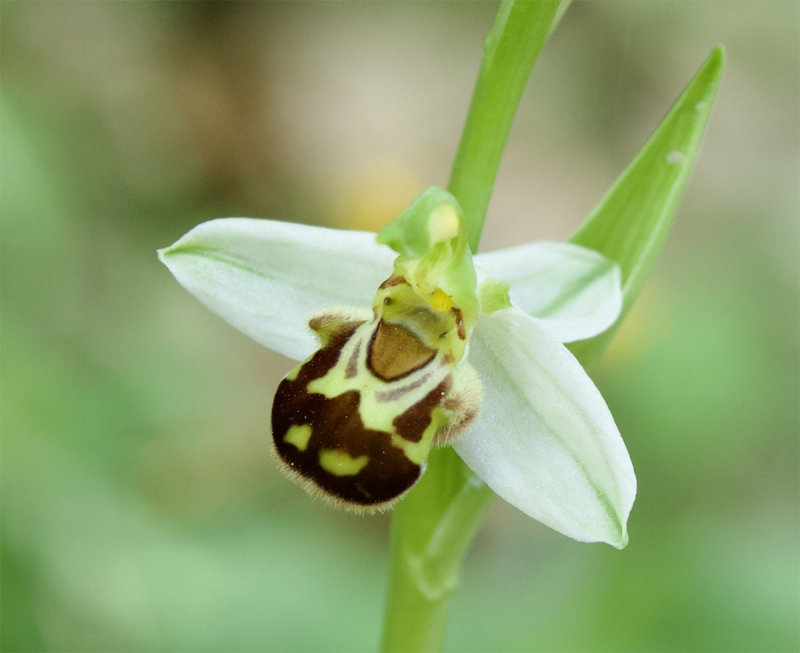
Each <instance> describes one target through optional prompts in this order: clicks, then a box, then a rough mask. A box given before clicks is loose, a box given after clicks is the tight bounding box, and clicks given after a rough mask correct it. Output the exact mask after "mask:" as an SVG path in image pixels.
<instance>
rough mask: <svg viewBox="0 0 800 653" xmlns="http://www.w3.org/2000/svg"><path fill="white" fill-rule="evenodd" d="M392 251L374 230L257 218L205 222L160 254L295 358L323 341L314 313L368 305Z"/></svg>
mask: <svg viewBox="0 0 800 653" xmlns="http://www.w3.org/2000/svg"><path fill="white" fill-rule="evenodd" d="M394 256H395V255H394V253H393V252H392V251H391V250H390V249H389V248H388V247H385V246H382V245H378V244H377V243H376V242H375V234H374V233H370V232H366V231H343V230H339V229H326V228H324V227H313V226H308V225H302V224H294V223H290V222H279V221H275V220H257V219H253V218H220V219H217V220H211V221H209V222H204V223H202V224H200V225H198V226H197V227H195V228H194V229H192V230H191V231H189V232H188V233H187V234H185V235H184V236H183V237H182V238H180V239H179V240H178V241H177V242H175V244H173V245H171V246H170V247H167V248H165V249H163V250H160V251H159V257H160V258H161V261H162V262H163V263H164V264H165V265H166V266H167V267H168V268H169V269H170V271H171V272H172V274H173V275H175V278H176V279H177V280H178V281H179V282H180V283H181V285H182V286H183V287H184V288H186V290H188V291H189V292H190V293H192V294H193V295H194V296H195V297H197V299H199V300H200V301H201V302H203V303H204V304H205V305H206V306H207V307H208V308H210V309H211V310H212V311H214V312H215V313H217V314H218V315H220V316H221V317H223V318H224V319H225V320H227V321H228V322H229V323H230V324H232V325H233V326H234V327H236V328H237V329H239V330H240V331H242V332H243V333H245V334H246V335H248V336H250V337H251V338H253V339H254V340H255V341H256V342H259V343H260V344H262V345H264V346H265V347H268V348H270V349H272V350H274V351H277V352H280V353H281V354H284V355H285V356H288V357H290V358H294V359H295V360H303V359H304V358H306V357H307V356H309V355H310V354H311V353H313V352H314V350H315V349H317V347H318V346H319V345H318V342H317V340H316V338H315V337H314V336H313V334H312V333H311V331H310V330H309V329H308V328H307V327H306V325H307V322H308V318H309V316H310V315H312V314H313V313H316V312H319V311H321V310H324V309H326V308H329V307H331V306H358V307H362V308H367V307H369V306H371V305H372V298H373V297H374V295H375V291H376V290H377V288H378V286H379V285H380V284H381V282H382V281H384V280H385V279H386V278H387V277H388V276H389V275H390V274H391V272H392V261H393V260H394Z"/></svg>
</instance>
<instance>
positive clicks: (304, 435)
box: [283, 424, 314, 451]
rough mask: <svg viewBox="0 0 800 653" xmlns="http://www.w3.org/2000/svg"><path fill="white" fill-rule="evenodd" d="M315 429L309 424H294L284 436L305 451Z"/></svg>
mask: <svg viewBox="0 0 800 653" xmlns="http://www.w3.org/2000/svg"><path fill="white" fill-rule="evenodd" d="M313 431H314V429H312V428H311V427H310V426H309V425H308V424H300V425H298V424H292V425H291V426H290V427H289V430H288V431H286V435H284V436H283V441H284V442H288V443H289V444H293V445H294V446H295V447H297V449H298V450H299V451H305V450H306V447H308V441H309V440H310V439H311V434H312V433H313Z"/></svg>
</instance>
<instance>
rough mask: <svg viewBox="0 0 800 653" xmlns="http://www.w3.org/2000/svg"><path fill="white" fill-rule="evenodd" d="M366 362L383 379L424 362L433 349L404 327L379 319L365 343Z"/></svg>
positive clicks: (431, 357) (418, 366) (429, 358)
mask: <svg viewBox="0 0 800 653" xmlns="http://www.w3.org/2000/svg"><path fill="white" fill-rule="evenodd" d="M368 351H369V355H368V356H367V365H368V366H369V369H370V371H371V372H372V373H373V374H374V375H375V376H377V377H378V378H380V379H383V380H384V381H394V380H396V379H400V378H402V377H404V376H406V375H407V374H410V373H411V372H413V371H414V370H418V369H420V368H421V367H424V366H425V365H427V364H428V363H429V362H430V361H431V360H432V359H433V357H434V356H435V355H436V350H434V349H431V348H430V347H426V346H425V345H424V344H423V343H422V341H420V339H419V338H417V337H416V336H415V335H414V334H413V333H411V332H410V331H409V330H408V329H405V328H403V327H401V326H398V325H397V324H391V323H389V322H385V321H383V320H381V321H380V322H379V323H378V327H377V328H376V329H375V332H374V333H373V334H372V338H371V340H370V342H369V345H368Z"/></svg>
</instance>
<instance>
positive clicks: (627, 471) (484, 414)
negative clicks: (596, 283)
mask: <svg viewBox="0 0 800 653" xmlns="http://www.w3.org/2000/svg"><path fill="white" fill-rule="evenodd" d="M470 344H471V348H470V354H469V360H470V362H471V363H472V364H473V365H474V366H475V368H476V369H477V371H478V374H479V375H480V378H481V379H482V381H483V388H484V399H483V405H482V407H481V410H480V412H479V414H478V417H477V418H476V419H475V422H474V424H473V425H471V426H470V427H469V428H468V429H467V431H466V432H465V433H464V435H463V436H462V437H461V438H460V439H459V440H458V441H456V442H455V443H454V445H453V446H454V448H455V450H456V451H457V452H458V454H459V455H460V456H461V458H462V459H463V460H464V462H466V463H467V464H468V465H469V466H470V467H471V468H472V469H473V471H474V472H475V473H476V474H477V475H478V476H479V477H481V478H482V479H483V481H484V482H485V483H486V484H487V485H488V486H489V487H490V488H491V489H492V490H494V492H495V493H497V494H498V495H499V496H500V497H502V498H503V499H505V500H506V501H508V502H509V503H510V504H512V505H514V506H516V507H517V508H519V509H520V510H521V511H522V512H524V513H526V514H527V515H529V516H531V517H533V518H534V519H537V520H538V521H540V522H542V523H544V524H545V525H547V526H549V527H551V528H553V529H555V530H557V531H559V532H561V533H563V534H564V535H567V536H569V537H572V538H574V539H576V540H580V541H585V542H597V541H601V542H608V543H609V544H611V545H613V546H616V547H619V548H622V547H624V546H625V544H626V543H627V540H628V535H627V519H628V514H629V513H630V510H631V507H632V506H633V500H634V497H635V494H636V477H635V476H634V473H633V466H632V464H631V460H630V457H629V456H628V452H627V450H626V448H625V444H624V443H623V441H622V437H621V436H620V434H619V431H618V429H617V427H616V424H615V423H614V420H613V418H612V417H611V413H610V412H609V410H608V407H607V406H606V404H605V401H604V400H603V398H602V397H601V395H600V392H599V391H598V390H597V388H596V387H595V385H594V383H593V382H592V381H591V379H590V378H589V377H588V375H587V374H586V372H585V371H584V370H583V368H582V367H581V365H580V364H579V363H578V361H577V360H576V359H575V358H574V357H573V356H572V354H570V353H569V352H568V351H567V349H566V348H565V347H564V346H563V345H561V344H559V343H558V342H555V341H554V340H553V339H552V338H551V337H550V336H549V335H548V334H547V333H546V332H545V331H544V330H543V329H542V328H541V327H540V325H539V324H538V322H537V321H536V320H534V319H533V318H531V317H530V316H528V315H527V314H525V313H524V312H523V311H521V310H520V309H519V308H516V307H512V308H510V309H506V310H502V311H498V312H497V313H494V314H492V315H489V316H483V317H481V319H480V320H479V321H478V325H477V327H476V329H475V332H474V334H473V337H472V339H471V343H470Z"/></svg>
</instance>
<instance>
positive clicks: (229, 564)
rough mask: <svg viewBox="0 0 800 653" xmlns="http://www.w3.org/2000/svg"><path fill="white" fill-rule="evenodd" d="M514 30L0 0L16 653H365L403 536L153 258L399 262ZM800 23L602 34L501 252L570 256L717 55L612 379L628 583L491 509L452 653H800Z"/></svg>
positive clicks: (689, 22)
mask: <svg viewBox="0 0 800 653" xmlns="http://www.w3.org/2000/svg"><path fill="white" fill-rule="evenodd" d="M495 10H496V4H495V3H484V2H480V3H476V2H466V3H461V2H446V3H442V4H437V3H424V4H423V3H414V2H412V3H395V2H392V3H373V2H353V3H339V2H324V3H307V2H291V3H282V2H270V3H253V2H247V3H241V4H240V3H235V2H225V3H205V2H202V3H201V2H197V3H195V2H186V3H174V2H120V3H117V2H64V3H61V2H4V3H3V5H2V18H3V22H2V84H3V93H2V408H3V413H2V649H3V650H4V651H9V652H11V651H139V650H152V651H156V650H158V651H362V650H363V651H367V650H373V649H374V648H375V646H376V643H377V641H378V638H379V631H380V625H381V614H382V607H383V600H384V595H385V589H386V585H385V582H386V581H385V578H386V572H387V567H388V526H389V520H388V517H386V516H384V517H379V518H358V517H354V516H351V515H346V514H339V513H338V512H335V511H331V510H330V509H328V508H326V507H324V506H322V505H321V504H319V503H316V502H313V501H310V500H308V499H307V498H306V496H305V495H304V494H303V492H302V491H301V490H299V489H298V488H297V487H295V486H294V485H292V484H290V483H288V482H287V481H286V480H285V479H284V478H283V477H282V476H281V475H280V474H279V473H278V472H277V471H276V470H275V469H274V468H273V466H272V464H271V462H270V459H269V457H268V455H267V453H266V450H267V438H268V425H267V416H268V412H269V407H270V403H271V396H272V393H273V392H274V389H275V387H276V385H277V382H278V380H279V379H280V378H281V376H282V375H283V374H284V373H285V372H286V371H287V370H288V369H289V368H290V366H291V362H290V361H288V360H287V359H284V358H281V357H280V356H277V355H274V354H272V353H271V352H269V351H266V350H263V349H262V348H260V347H259V346H258V345H255V344H254V343H252V342H250V341H249V340H248V339H247V338H246V337H244V336H242V335H240V334H239V333H238V332H236V331H234V330H233V329H232V328H230V327H228V326H227V325H226V324H225V323H224V322H222V320H220V319H219V318H217V317H216V316H214V315H212V314H211V313H209V312H207V311H206V310H205V309H204V308H203V307H202V306H201V305H200V304H199V303H197V302H196V301H195V300H194V299H193V298H191V297H190V296H189V295H188V294H187V293H185V292H184V291H183V290H182V289H181V288H180V287H179V286H178V284H177V283H176V282H175V281H174V280H173V279H172V277H171V276H170V274H169V273H168V271H167V270H166V269H165V268H164V267H162V266H161V265H160V264H159V263H158V262H157V260H156V257H155V250H156V248H157V247H162V246H165V245H168V244H170V243H171V242H173V241H174V240H175V239H177V238H178V237H179V236H180V235H181V234H183V233H184V232H185V231H187V230H188V229H189V228H191V227H192V226H193V225H195V224H197V223H198V222H201V221H203V220H206V219H210V218H213V217H219V216H228V215H248V216H257V217H271V218H282V219H288V220H296V221H301V222H308V223H314V224H328V225H334V226H339V227H356V228H368V229H377V228H379V227H380V226H381V225H383V224H385V223H386V222H388V221H389V220H390V219H391V218H392V217H393V216H394V215H395V214H396V213H397V212H398V211H399V210H400V209H402V208H403V207H404V206H405V205H406V204H407V203H408V202H410V201H411V200H412V199H413V198H414V196H415V195H416V194H417V193H418V192H419V191H420V190H422V189H423V188H425V187H427V186H429V185H433V184H437V185H445V184H446V183H447V177H448V172H449V164H450V161H451V160H452V157H453V154H454V151H455V147H456V145H457V142H458V136H459V133H460V129H461V125H462V123H463V120H464V117H465V114H466V109H467V103H468V100H469V97H470V94H471V91H472V84H473V82H474V79H475V75H476V72H477V67H478V63H479V60H480V54H481V39H482V38H483V36H484V35H485V33H486V32H487V31H488V29H489V27H490V26H491V24H492V20H493V16H494V12H495ZM799 25H800V4H798V3H796V2H758V3H756V2H750V3H748V2H723V1H720V2H702V3H689V2H647V3H644V2H639V3H634V2H580V1H577V2H575V3H574V5H573V6H572V7H571V8H570V10H569V11H568V12H567V14H566V16H565V18H564V20H563V22H562V24H561V26H560V27H559V29H558V30H557V32H556V33H555V34H554V36H553V37H552V39H551V41H550V42H549V43H548V45H547V46H546V47H545V49H544V51H543V53H542V56H541V58H540V60H539V62H538V64H537V67H536V70H535V71H534V74H533V77H532V83H531V85H530V86H529V88H528V91H527V92H526V95H525V97H524V99H523V103H522V105H521V107H520V110H519V114H518V118H517V121H516V123H515V127H514V130H513V132H512V134H511V140H510V143H509V147H508V150H507V154H506V157H505V159H504V163H503V166H502V168H501V171H500V176H499V179H498V183H497V187H496V192H495V196H494V199H493V202H492V205H491V207H490V212H489V218H488V222H487V230H486V232H485V237H484V241H483V242H484V247H487V248H494V247H499V246H505V245H510V244H513V243H517V242H521V241H523V240H530V239H534V238H536V239H542V238H544V239H559V240H561V239H564V238H566V237H567V236H568V235H569V234H570V233H571V231H572V230H573V229H574V228H575V227H576V226H577V225H578V224H579V223H580V221H581V219H582V218H583V217H584V216H585V215H586V214H587V213H588V211H589V210H590V209H591V207H592V206H593V205H594V203H595V202H596V201H598V200H599V198H600V197H601V195H602V193H603V192H604V190H605V189H606V188H607V187H608V186H609V185H610V184H611V182H612V181H613V179H614V178H615V176H616V175H617V174H618V173H619V172H620V171H621V170H622V169H623V168H624V166H625V165H626V164H627V162H628V161H629V160H630V159H631V158H632V156H633V155H634V154H635V152H636V151H637V149H638V148H639V146H640V145H641V144H642V143H643V142H644V140H645V138H646V137H647V135H648V134H649V132H650V130H652V129H653V128H654V127H655V125H656V124H657V122H658V120H659V119H660V118H661V116H662V115H663V114H664V113H665V112H666V110H667V108H668V106H669V104H670V103H671V102H672V100H673V99H674V98H675V97H677V95H678V93H679V92H680V90H681V88H682V87H683V85H684V84H685V83H686V82H687V81H688V80H689V79H690V77H691V76H692V74H693V73H694V71H695V70H696V69H697V68H698V67H699V66H700V64H701V63H702V61H703V60H704V59H705V57H706V56H707V54H708V52H709V51H710V49H711V48H712V47H713V46H714V45H715V44H716V43H718V42H722V43H724V44H725V45H726V46H727V48H728V55H729V65H728V71H727V74H726V76H725V78H724V79H723V83H722V87H721V90H720V94H719V97H718V101H717V106H716V108H715V112H714V115H713V116H712V120H711V123H710V128H709V131H708V133H707V137H706V139H705V142H704V146H703V150H702V152H701V156H700V160H699V163H698V166H697V168H696V171H695V175H694V177H693V179H692V181H691V183H690V187H689V189H688V192H687V195H686V197H685V200H684V202H683V205H682V207H681V210H680V212H679V215H678V218H677V221H676V224H675V227H674V231H673V234H672V236H671V238H670V240H669V241H668V245H667V248H666V250H665V252H664V255H663V257H662V259H661V260H660V262H659V264H658V266H657V268H656V270H655V272H654V275H653V277H652V278H651V280H650V282H649V283H648V285H647V286H646V288H645V290H644V293H643V295H642V297H641V300H640V302H639V303H638V305H637V306H636V308H635V309H634V311H633V312H632V314H631V315H630V318H629V320H628V321H627V322H626V324H625V325H624V327H623V329H622V330H621V332H620V333H619V335H618V337H617V338H616V340H615V342H614V343H613V345H612V347H611V348H610V349H609V351H608V352H607V353H606V355H605V357H604V358H603V360H602V362H601V364H600V365H599V366H598V367H596V368H595V369H594V370H593V376H594V377H595V379H596V381H597V383H598V385H599V386H600V388H601V390H602V391H603V393H604V395H605V396H606V398H607V400H608V403H609V405H610V406H611V408H612V412H613V413H614V414H615V416H616V419H617V421H618V424H619V426H620V430H621V431H622V434H623V436H624V437H625V439H626V441H627V443H628V446H629V449H630V452H631V456H632V458H633V461H634V466H635V467H636V470H637V474H638V478H639V498H638V500H637V503H636V505H635V506H634V511H633V514H632V516H631V520H630V524H629V526H630V534H631V541H630V545H629V546H628V548H627V549H626V550H624V551H622V552H620V551H616V550H614V549H612V548H610V547H607V546H604V545H585V544H579V543H576V542H573V541H571V540H569V539H567V538H565V537H563V536H560V535H558V534H556V533H554V532H552V531H549V530H548V529H546V528H544V527H543V526H541V525H539V524H537V523H535V522H533V521H532V520H530V519H527V518H525V517H524V516H523V515H522V514H521V513H518V512H517V511H516V510H514V509H513V508H510V507H509V506H507V505H505V504H504V503H503V502H502V501H499V500H498V501H496V502H495V504H494V505H493V507H492V509H491V510H490V512H489V515H488V517H487V519H486V522H485V524H484V526H483V527H482V529H481V531H480V533H479V536H478V538H477V539H476V542H475V545H474V547H473V549H472V551H471V553H470V555H469V557H468V560H467V566H466V568H465V571H464V574H463V580H462V585H461V587H460V588H459V590H458V592H457V594H456V596H455V598H454V600H453V605H452V616H451V620H450V626H449V632H448V637H447V644H446V649H447V650H449V651H794V650H798V647H800V640H799V638H798V591H799V590H798V580H799V578H800V576H799V573H800V569H799V568H798V545H799V542H798V534H799V533H800V524H799V523H798V390H799V388H798V305H797V304H798V274H797V256H798V208H800V197H799V193H798V172H800V157H799V154H798V145H799V140H798V139H799V134H800V110H799V109H800V86H799V84H800V65H799V60H800V39H799V38H798V31H799V28H798V26H799Z"/></svg>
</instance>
